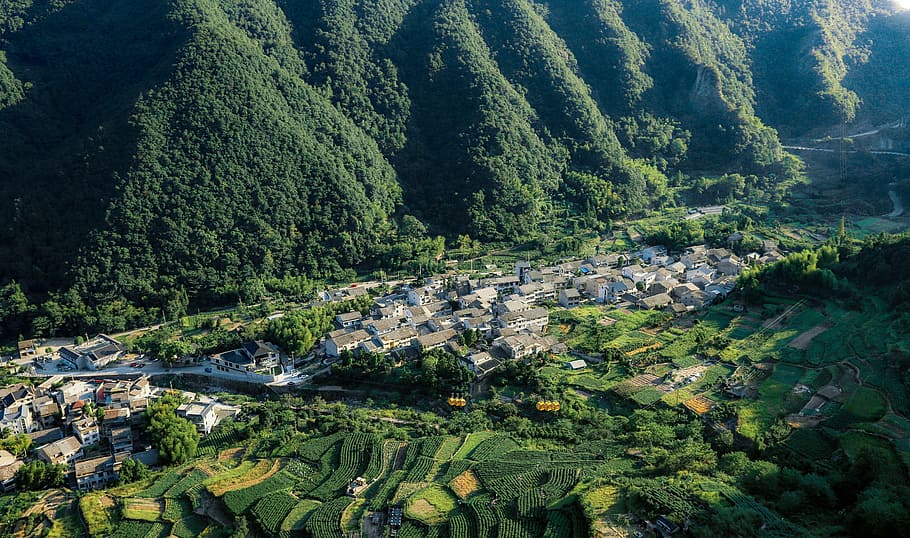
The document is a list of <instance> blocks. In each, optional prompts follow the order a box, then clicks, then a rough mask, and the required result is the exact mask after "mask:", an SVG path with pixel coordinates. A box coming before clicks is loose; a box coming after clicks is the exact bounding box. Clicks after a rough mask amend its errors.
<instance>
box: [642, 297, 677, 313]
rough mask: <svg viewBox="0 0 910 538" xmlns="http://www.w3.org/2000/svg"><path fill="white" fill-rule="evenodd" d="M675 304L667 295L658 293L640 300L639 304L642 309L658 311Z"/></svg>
mask: <svg viewBox="0 0 910 538" xmlns="http://www.w3.org/2000/svg"><path fill="white" fill-rule="evenodd" d="M672 302H673V299H672V298H671V297H670V296H669V295H667V294H666V293H658V294H657V295H652V296H650V297H645V298H643V299H639V300H638V302H637V304H638V306H639V307H640V308H644V309H647V310H656V309H661V308H666V307H667V306H669V305H670V304H671V303H672Z"/></svg>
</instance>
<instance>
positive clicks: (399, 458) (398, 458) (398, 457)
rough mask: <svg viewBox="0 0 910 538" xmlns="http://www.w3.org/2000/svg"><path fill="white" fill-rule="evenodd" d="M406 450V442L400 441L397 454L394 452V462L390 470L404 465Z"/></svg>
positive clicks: (395, 469)
mask: <svg viewBox="0 0 910 538" xmlns="http://www.w3.org/2000/svg"><path fill="white" fill-rule="evenodd" d="M407 450H408V444H407V443H401V445H400V446H399V447H398V454H395V463H393V464H392V470H393V471H397V470H399V469H401V467H402V466H403V465H404V456H405V453H406V452H407Z"/></svg>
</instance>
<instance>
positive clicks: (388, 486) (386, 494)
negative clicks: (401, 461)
mask: <svg viewBox="0 0 910 538" xmlns="http://www.w3.org/2000/svg"><path fill="white" fill-rule="evenodd" d="M406 474H407V473H406V472H405V471H403V470H398V471H393V472H392V474H390V475H389V477H388V478H387V479H386V480H385V482H383V483H382V486H381V487H380V488H379V490H378V491H377V492H376V495H374V496H373V499H372V501H371V502H370V509H371V510H382V509H383V508H385V505H386V504H387V503H388V502H389V500H390V499H391V498H392V495H394V494H395V491H396V490H397V489H398V485H399V484H401V483H402V482H403V481H404V477H405V475H406Z"/></svg>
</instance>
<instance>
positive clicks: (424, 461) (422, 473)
mask: <svg viewBox="0 0 910 538" xmlns="http://www.w3.org/2000/svg"><path fill="white" fill-rule="evenodd" d="M435 462H436V460H434V459H433V458H428V457H427V456H418V457H417V460H416V461H415V462H414V465H413V466H412V467H411V468H410V469H409V470H408V475H407V477H405V479H404V481H405V482H423V481H424V480H425V479H426V477H427V474H428V473H429V472H430V469H432V468H433V464H434V463H435Z"/></svg>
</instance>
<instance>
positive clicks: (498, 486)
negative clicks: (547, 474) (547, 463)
mask: <svg viewBox="0 0 910 538" xmlns="http://www.w3.org/2000/svg"><path fill="white" fill-rule="evenodd" d="M542 475H543V472H542V471H528V472H525V473H521V474H514V475H506V476H500V477H499V478H493V479H487V480H483V483H484V486H485V487H486V488H487V489H488V490H490V491H491V492H492V493H493V494H495V495H496V496H497V497H498V498H500V499H502V500H505V501H511V500H512V499H515V498H516V497H518V496H519V495H521V494H522V493H523V492H525V491H528V490H532V489H535V490H536V489H537V488H538V487H539V486H540V482H541V478H542Z"/></svg>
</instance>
